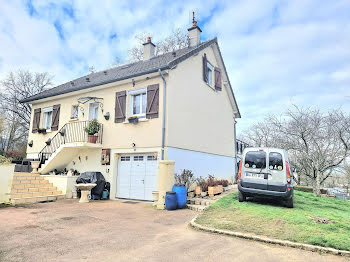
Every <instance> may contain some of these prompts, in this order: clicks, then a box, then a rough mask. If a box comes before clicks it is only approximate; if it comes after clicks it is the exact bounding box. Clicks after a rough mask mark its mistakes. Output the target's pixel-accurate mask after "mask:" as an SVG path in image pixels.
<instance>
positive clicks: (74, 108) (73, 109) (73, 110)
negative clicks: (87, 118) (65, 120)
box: [70, 105, 79, 119]
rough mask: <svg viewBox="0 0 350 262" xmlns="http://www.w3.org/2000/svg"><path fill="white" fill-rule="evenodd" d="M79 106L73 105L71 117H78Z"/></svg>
mask: <svg viewBox="0 0 350 262" xmlns="http://www.w3.org/2000/svg"><path fill="white" fill-rule="evenodd" d="M78 110H79V107H78V106H77V105H74V106H72V115H71V117H70V118H71V119H78V112H79V111H78Z"/></svg>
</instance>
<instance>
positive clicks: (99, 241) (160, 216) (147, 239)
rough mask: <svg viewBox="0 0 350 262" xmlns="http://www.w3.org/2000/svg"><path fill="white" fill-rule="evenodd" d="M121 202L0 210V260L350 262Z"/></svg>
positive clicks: (183, 213) (188, 214)
mask: <svg viewBox="0 0 350 262" xmlns="http://www.w3.org/2000/svg"><path fill="white" fill-rule="evenodd" d="M123 202H126V201H95V202H90V203H87V204H79V203H78V201H77V200H61V201H57V202H54V203H43V204H33V205H30V206H25V207H16V208H13V207H10V208H0V261H6V262H11V261H35V262H39V261H70V262H72V261H128V262H129V261H201V262H204V261H288V262H290V261H302V262H305V261H317V262H321V261H349V259H346V258H343V257H338V256H332V255H321V254H318V253H312V252H308V251H303V250H299V249H294V248H286V247H281V246H274V245H267V244H262V243H258V242H253V241H248V240H243V239H238V238H232V237H227V236H220V235H216V234H209V233H204V232H199V231H196V230H193V229H192V228H190V227H189V226H188V222H189V221H190V220H191V219H192V218H193V217H194V216H195V214H196V213H195V212H194V211H191V210H188V209H185V210H177V211H172V212H168V211H157V210H155V209H153V208H152V206H151V205H150V204H149V203H145V202H134V203H135V204H132V203H133V202H132V201H127V202H129V203H123Z"/></svg>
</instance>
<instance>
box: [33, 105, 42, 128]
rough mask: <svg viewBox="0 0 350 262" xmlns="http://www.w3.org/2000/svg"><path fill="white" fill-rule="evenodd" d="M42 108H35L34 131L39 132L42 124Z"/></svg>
mask: <svg viewBox="0 0 350 262" xmlns="http://www.w3.org/2000/svg"><path fill="white" fill-rule="evenodd" d="M40 115H41V108H37V109H34V117H33V126H32V133H37V132H38V129H39V125H40Z"/></svg>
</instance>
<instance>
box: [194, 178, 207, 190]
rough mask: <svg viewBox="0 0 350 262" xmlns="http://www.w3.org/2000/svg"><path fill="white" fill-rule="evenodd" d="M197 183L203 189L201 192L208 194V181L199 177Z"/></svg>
mask: <svg viewBox="0 0 350 262" xmlns="http://www.w3.org/2000/svg"><path fill="white" fill-rule="evenodd" d="M196 183H197V185H198V186H200V188H201V190H202V191H203V192H206V191H208V182H207V180H206V179H205V178H203V177H201V176H200V177H198V178H197V179H196Z"/></svg>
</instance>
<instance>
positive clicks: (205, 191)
mask: <svg viewBox="0 0 350 262" xmlns="http://www.w3.org/2000/svg"><path fill="white" fill-rule="evenodd" d="M200 187H201V197H205V196H207V195H208V183H207V181H203V182H202V183H201V184H200Z"/></svg>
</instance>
